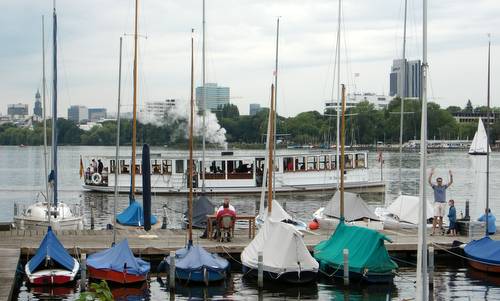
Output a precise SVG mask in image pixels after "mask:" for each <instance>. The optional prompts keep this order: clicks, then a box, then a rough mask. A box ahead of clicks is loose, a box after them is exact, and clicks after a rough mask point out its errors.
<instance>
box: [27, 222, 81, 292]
mask: <svg viewBox="0 0 500 301" xmlns="http://www.w3.org/2000/svg"><path fill="white" fill-rule="evenodd" d="M79 270H80V264H79V263H78V261H77V260H76V259H75V258H73V257H71V256H70V255H69V254H68V251H66V249H65V248H64V246H63V245H62V244H61V242H60V241H59V240H58V239H57V237H56V235H55V234H54V232H53V231H52V228H51V227H49V228H48V230H47V234H45V237H44V238H43V240H42V242H41V243H40V246H39V247H38V250H37V251H36V253H35V256H33V258H31V259H30V261H28V263H26V266H25V267H24V271H25V273H26V276H27V277H28V280H29V282H30V283H31V284H35V285H58V284H65V283H68V282H71V281H73V280H75V277H76V274H77V273H78V271H79Z"/></svg>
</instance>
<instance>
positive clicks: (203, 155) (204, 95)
mask: <svg viewBox="0 0 500 301" xmlns="http://www.w3.org/2000/svg"><path fill="white" fill-rule="evenodd" d="M205 23H206V21H205V0H203V24H202V25H203V39H202V53H201V61H202V63H201V64H202V67H201V69H202V70H201V76H202V84H203V102H202V111H201V119H202V126H201V127H202V129H201V133H202V135H201V145H202V150H201V192H202V193H205V134H206V133H205V131H206V120H205V111H206V104H207V100H206V98H207V87H206V86H205V85H206V77H205V51H206V49H205V44H206V42H205Z"/></svg>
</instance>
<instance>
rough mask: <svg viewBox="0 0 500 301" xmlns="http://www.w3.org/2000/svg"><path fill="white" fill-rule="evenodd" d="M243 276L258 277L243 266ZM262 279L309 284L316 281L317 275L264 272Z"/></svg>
mask: <svg viewBox="0 0 500 301" xmlns="http://www.w3.org/2000/svg"><path fill="white" fill-rule="evenodd" d="M242 270H243V274H245V275H246V276H250V277H254V278H257V277H258V271H257V270H256V269H252V268H250V267H247V266H245V265H243V266H242ZM263 276H264V279H266V280H271V281H278V282H282V283H291V284H304V283H309V282H312V281H314V280H316V278H317V276H318V273H317V272H316V271H302V272H296V271H293V272H285V273H280V274H278V273H273V272H269V271H264V275H263Z"/></svg>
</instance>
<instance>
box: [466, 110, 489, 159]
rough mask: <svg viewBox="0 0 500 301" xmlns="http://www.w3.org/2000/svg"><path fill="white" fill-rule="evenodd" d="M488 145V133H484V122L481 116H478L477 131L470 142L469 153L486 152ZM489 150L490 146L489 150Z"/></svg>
mask: <svg viewBox="0 0 500 301" xmlns="http://www.w3.org/2000/svg"><path fill="white" fill-rule="evenodd" d="M487 147H489V145H488V135H486V130H485V129H484V124H483V121H482V120H481V118H479V123H478V124H477V131H476V133H475V134H474V139H472V144H471V145H470V149H469V154H471V155H480V154H484V155H485V154H486V152H487ZM489 151H490V152H491V147H490V150H489Z"/></svg>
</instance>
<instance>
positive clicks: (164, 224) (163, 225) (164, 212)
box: [161, 204, 167, 230]
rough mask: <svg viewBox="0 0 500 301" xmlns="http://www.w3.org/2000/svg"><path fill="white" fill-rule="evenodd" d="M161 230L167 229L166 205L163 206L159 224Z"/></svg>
mask: <svg viewBox="0 0 500 301" xmlns="http://www.w3.org/2000/svg"><path fill="white" fill-rule="evenodd" d="M161 228H162V229H163V230H165V229H167V205H166V204H164V205H163V222H162V224H161Z"/></svg>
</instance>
